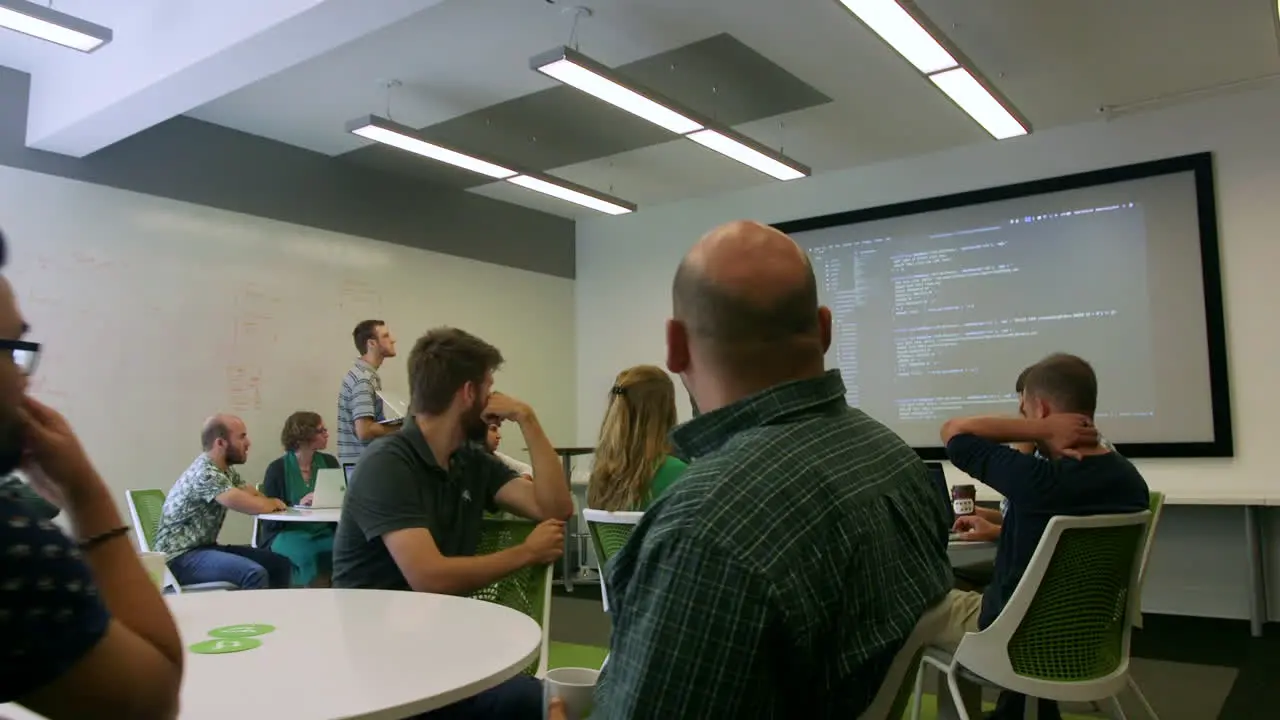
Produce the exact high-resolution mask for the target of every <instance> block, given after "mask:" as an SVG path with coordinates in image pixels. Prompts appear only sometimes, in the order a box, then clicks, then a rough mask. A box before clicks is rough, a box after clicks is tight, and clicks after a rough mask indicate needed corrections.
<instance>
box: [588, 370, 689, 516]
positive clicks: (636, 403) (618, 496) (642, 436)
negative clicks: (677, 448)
mask: <svg viewBox="0 0 1280 720" xmlns="http://www.w3.org/2000/svg"><path fill="white" fill-rule="evenodd" d="M675 424H676V389H675V384H674V383H672V382H671V376H670V375H668V374H667V373H666V371H665V370H663V369H662V368H659V367H655V366H653V365H637V366H635V367H633V368H627V369H626V370H623V371H622V372H620V373H618V377H617V378H616V379H615V380H614V382H613V387H612V388H611V389H610V390H609V408H608V409H607V410H605V414H604V422H603V423H602V424H601V425H600V440H599V441H598V442H597V443H596V452H595V463H594V464H593V465H592V468H591V479H590V480H589V481H588V484H587V507H590V508H592V509H596V510H608V511H610V512H619V511H627V510H645V509H648V507H649V505H650V504H651V503H652V502H653V501H654V500H657V499H658V497H659V496H661V495H662V493H663V492H665V491H666V490H667V488H669V487H671V484H672V483H674V482H675V481H676V480H678V479H679V478H680V476H681V475H682V474H683V473H684V470H685V467H686V465H685V463H684V462H683V461H682V460H679V459H677V458H675V457H672V456H671V442H670V441H669V440H668V439H667V434H668V433H670V432H671V428H673V427H675Z"/></svg>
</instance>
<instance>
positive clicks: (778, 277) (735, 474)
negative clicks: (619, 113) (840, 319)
mask: <svg viewBox="0 0 1280 720" xmlns="http://www.w3.org/2000/svg"><path fill="white" fill-rule="evenodd" d="M672 298H673V316H672V319H670V320H668V321H667V327H666V342H667V353H666V356H667V369H668V370H670V371H671V372H673V373H675V374H678V375H679V376H680V378H681V380H682V381H683V383H684V385H685V387H686V388H687V389H688V390H689V392H690V394H692V395H693V396H694V397H695V398H696V400H697V404H698V407H699V408H700V409H701V410H702V413H703V414H702V415H700V416H699V417H698V418H696V419H694V420H691V421H689V422H687V423H684V424H683V425H681V426H680V427H679V428H677V429H676V430H675V431H674V435H673V441H674V443H675V444H676V446H677V447H679V448H681V449H682V450H684V451H685V452H688V453H689V456H690V457H692V458H693V462H691V463H690V464H689V469H688V470H687V471H686V472H685V474H684V476H683V477H681V478H680V481H679V482H677V483H676V484H675V485H673V486H672V487H671V488H670V490H668V491H667V493H666V495H665V496H663V498H662V499H661V500H659V501H658V502H657V503H654V505H653V506H652V507H651V508H650V509H649V510H648V511H647V512H646V513H645V518H644V521H643V522H641V523H640V524H639V525H638V526H637V527H636V530H635V532H634V534H633V535H632V536H631V539H630V540H629V541H628V542H627V544H626V546H625V547H623V548H622V550H621V551H619V552H618V554H617V555H615V556H614V557H613V558H612V559H610V561H609V564H608V567H607V568H606V572H605V576H606V583H607V592H608V596H609V605H610V610H611V611H612V619H613V632H612V634H611V637H610V654H609V661H608V663H606V664H605V666H604V668H603V670H602V671H601V675H600V680H599V683H598V684H597V686H596V689H595V709H594V710H593V711H592V717H599V718H609V719H611V718H635V719H642V718H644V719H654V720H657V719H663V720H666V719H668V718H780V717H796V718H804V717H824V718H835V717H858V716H860V715H861V714H862V713H863V712H864V711H865V710H866V708H867V706H868V705H869V704H870V703H871V700H872V698H873V697H874V696H875V694H876V691H877V690H878V689H879V687H880V685H881V684H882V683H883V681H884V679H885V677H886V674H887V672H888V670H889V666H890V664H891V661H892V660H893V657H894V655H896V654H897V653H898V651H899V650H900V649H901V648H902V646H903V644H904V643H905V641H906V639H907V638H908V636H909V635H910V634H911V632H912V631H913V630H914V629H915V626H916V623H917V622H918V621H919V619H920V616H921V615H922V614H924V612H925V610H927V609H928V608H931V607H933V606H935V605H936V604H937V603H939V602H940V601H942V600H943V599H944V598H946V596H947V593H948V592H949V591H950V589H951V569H950V563H949V562H948V560H947V525H948V524H949V523H950V520H951V514H950V511H949V510H948V508H947V503H946V501H945V500H943V498H942V497H941V495H940V494H939V493H938V490H937V487H936V486H935V485H934V484H933V482H932V481H931V480H930V479H929V473H928V470H927V468H926V467H925V465H924V462H923V461H922V460H921V459H920V457H919V456H918V455H917V454H916V453H915V452H914V451H913V450H912V449H911V447H910V446H909V445H907V444H906V443H905V442H904V441H903V440H902V439H901V438H900V437H898V436H897V435H895V434H894V433H893V432H892V431H891V430H889V429H888V428H887V427H885V426H884V425H883V424H881V423H879V422H876V421H875V420H874V419H872V418H871V417H869V416H868V415H866V414H865V413H863V412H862V411H861V410H858V409H857V408H852V407H849V404H848V402H847V401H846V400H845V397H846V394H847V390H846V388H845V384H844V382H843V380H842V379H841V376H840V371H839V370H826V369H825V367H824V360H823V358H824V355H825V354H826V351H827V350H828V348H829V347H830V344H831V327H832V319H831V311H830V309H828V308H826V307H822V306H820V305H819V304H818V290H817V282H816V279H815V277H814V272H813V267H812V265H811V264H810V262H809V259H808V256H807V255H806V253H805V251H804V250H803V249H802V248H800V247H799V246H798V245H797V244H796V243H795V242H794V241H793V240H792V239H791V238H789V237H787V236H786V235H784V234H782V233H780V232H778V231H777V230H775V229H773V228H770V227H768V226H765V225H761V224H759V223H754V222H734V223H730V224H728V225H725V226H722V227H719V228H716V229H715V230H712V231H711V232H710V233H708V234H707V235H706V236H705V237H704V238H703V239H701V240H699V241H698V243H697V244H696V245H694V247H693V249H692V250H690V251H689V253H688V254H687V255H685V257H684V259H683V260H682V261H681V263H680V266H679V269H677V270H676V273H675V279H674V282H673V283H672ZM615 599H616V602H615Z"/></svg>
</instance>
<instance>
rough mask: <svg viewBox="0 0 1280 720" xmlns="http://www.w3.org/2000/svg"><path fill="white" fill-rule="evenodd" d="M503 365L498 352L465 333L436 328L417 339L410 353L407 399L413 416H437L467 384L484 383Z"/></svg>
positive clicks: (455, 329) (449, 328)
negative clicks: (486, 376)
mask: <svg viewBox="0 0 1280 720" xmlns="http://www.w3.org/2000/svg"><path fill="white" fill-rule="evenodd" d="M501 365H502V353H501V352H499V351H498V348H496V347H494V346H492V345H490V344H489V343H487V342H485V341H483V340H481V339H480V338H478V337H476V336H475V335H472V334H471V333H469V332H467V331H465V330H458V329H457V328H451V327H439V328H435V329H434V330H430V331H428V332H427V334H426V335H423V336H422V337H420V338H418V342H416V343H414V344H413V351H412V352H410V353H409V396H410V403H411V405H412V406H413V412H420V413H426V414H428V415H438V414H440V413H442V412H444V411H445V410H447V409H448V408H449V404H450V403H452V402H453V396H454V395H456V394H457V393H458V390H460V389H461V388H462V386H463V385H466V384H467V383H469V382H471V383H475V384H476V385H480V384H482V383H484V376H485V374H486V373H488V372H491V371H493V370H497V369H498V368H499V367H501Z"/></svg>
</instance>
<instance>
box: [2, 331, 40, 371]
mask: <svg viewBox="0 0 1280 720" xmlns="http://www.w3.org/2000/svg"><path fill="white" fill-rule="evenodd" d="M5 352H8V353H11V354H12V355H13V364H14V365H17V366H18V371H19V372H21V373H22V374H23V375H26V376H28V377H30V376H31V375H34V374H35V372H36V366H37V365H39V364H40V343H34V342H29V341H27V340H4V339H0V353H5Z"/></svg>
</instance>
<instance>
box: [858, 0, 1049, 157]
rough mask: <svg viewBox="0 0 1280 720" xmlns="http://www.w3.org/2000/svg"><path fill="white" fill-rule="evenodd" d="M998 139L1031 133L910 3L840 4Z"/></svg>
mask: <svg viewBox="0 0 1280 720" xmlns="http://www.w3.org/2000/svg"><path fill="white" fill-rule="evenodd" d="M838 2H839V3H840V4H841V5H843V6H844V7H845V8H846V9H848V10H849V12H851V13H853V14H854V15H855V16H856V17H857V18H858V19H859V20H861V21H862V23H863V24H864V25H866V26H867V27H868V28H871V31H872V32H874V33H875V34H877V35H879V36H880V38H881V39H883V40H884V41H885V42H886V43H888V44H889V47H891V48H893V49H894V50H895V51H897V53H898V54H899V55H901V56H902V57H903V58H904V59H905V60H906V61H907V62H909V63H911V64H912V65H914V66H915V68H916V69H917V70H919V71H920V72H921V73H923V74H924V75H925V77H928V78H929V80H931V81H932V82H933V84H934V85H936V86H938V89H940V90H942V92H944V93H946V95H947V97H949V98H951V101H952V102H954V103H955V104H956V105H958V106H960V109H961V110H964V111H965V112H966V113H968V115H969V117H971V118H973V119H974V120H975V121H977V123H978V124H979V125H981V126H982V127H983V129H984V130H986V131H987V132H988V133H990V134H991V136H992V137H994V138H995V139H997V140H1004V139H1005V138H1011V137H1015V136H1018V135H1026V134H1027V133H1029V132H1031V124H1030V123H1028V122H1027V121H1026V119H1025V118H1023V117H1022V116H1021V115H1019V114H1018V112H1017V110H1015V109H1014V107H1013V105H1012V104H1011V103H1009V102H1008V101H1007V100H1006V99H1005V98H1004V97H1002V96H1000V95H999V94H998V93H997V92H996V91H995V89H994V88H993V87H992V86H991V84H990V83H988V82H986V81H985V80H984V79H982V77H981V76H980V75H979V74H978V72H977V70H975V69H974V67H973V63H971V62H968V60H967V59H966V58H965V57H964V55H963V54H962V53H960V52H959V51H958V50H957V49H956V48H955V47H953V46H952V45H951V43H950V42H949V41H948V40H947V38H946V36H945V35H943V34H942V32H940V31H939V30H938V29H937V28H936V27H934V26H933V24H932V23H930V22H929V20H928V18H926V17H925V15H924V13H922V12H921V11H920V9H919V8H917V7H916V5H915V3H914V2H912V0H901V1H899V0H838Z"/></svg>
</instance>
